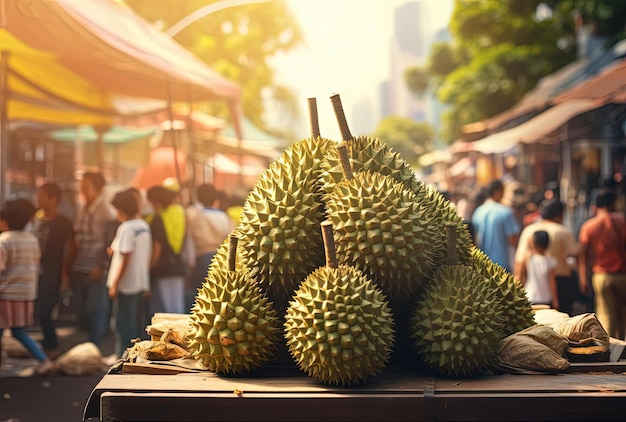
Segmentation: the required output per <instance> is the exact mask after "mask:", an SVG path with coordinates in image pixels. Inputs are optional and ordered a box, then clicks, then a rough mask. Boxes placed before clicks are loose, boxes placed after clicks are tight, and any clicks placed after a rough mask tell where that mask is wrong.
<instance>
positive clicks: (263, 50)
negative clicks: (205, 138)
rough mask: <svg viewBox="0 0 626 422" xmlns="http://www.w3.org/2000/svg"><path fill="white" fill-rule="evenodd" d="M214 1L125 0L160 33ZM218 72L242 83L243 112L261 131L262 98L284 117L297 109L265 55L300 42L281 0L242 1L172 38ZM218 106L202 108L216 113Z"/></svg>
mask: <svg viewBox="0 0 626 422" xmlns="http://www.w3.org/2000/svg"><path fill="white" fill-rule="evenodd" d="M216 1H217V0H168V1H146V0H125V3H126V4H127V5H128V6H129V7H130V8H132V9H133V10H134V11H135V12H136V13H138V14H139V15H140V16H142V17H143V18H144V19H146V20H147V21H148V22H152V23H154V24H155V26H157V27H160V28H162V29H163V30H164V31H165V30H167V29H168V28H170V27H172V26H173V25H174V24H176V23H177V22H179V21H180V20H181V19H183V18H184V17H186V16H188V15H189V14H191V13H193V12H194V11H196V10H198V9H200V8H202V7H204V6H207V5H209V4H211V3H215V2H216ZM173 38H174V39H175V40H176V41H177V42H178V43H180V44H181V45H182V46H183V47H185V48H186V49H188V50H189V51H191V52H192V53H194V54H195V55H196V56H197V57H198V58H199V59H200V60H202V61H203V62H205V63H206V64H207V65H208V66H210V67H211V68H212V69H213V70H215V71H216V72H218V73H219V74H221V75H223V76H225V77H227V78H229V79H231V80H232V81H234V82H236V83H238V84H239V85H240V86H242V87H245V89H244V90H243V109H244V114H245V115H246V117H248V118H249V119H250V120H251V121H252V122H253V123H254V124H256V125H257V126H259V127H260V128H262V129H265V130H267V129H268V128H266V127H265V126H264V124H263V121H262V117H263V113H264V111H265V109H264V101H263V98H264V97H269V98H271V99H272V100H273V101H275V102H276V103H278V104H281V105H282V106H283V108H284V110H285V111H286V114H287V115H293V113H295V110H297V107H296V106H295V99H294V96H293V95H289V91H288V89H287V88H285V87H284V86H281V85H280V83H278V82H277V81H276V80H275V78H274V74H275V71H274V69H273V68H272V67H271V65H270V62H269V60H268V59H269V58H271V57H272V56H274V55H275V54H277V53H280V52H285V51H289V50H291V49H292V48H294V47H296V46H297V45H299V43H301V42H302V33H301V30H300V27H299V26H298V24H297V22H296V20H295V18H294V17H293V16H292V14H291V13H290V12H289V9H288V8H287V6H286V4H285V2H284V1H283V0H272V1H270V2H263V3H259V4H246V5H239V6H236V7H229V8H225V9H222V10H218V11H215V12H213V13H210V14H208V15H206V16H205V17H203V18H201V19H199V20H197V21H195V22H193V23H191V24H190V25H189V26H187V27H186V28H184V29H182V30H181V31H180V32H179V33H177V34H175V35H174V37H173ZM222 108H223V105H221V104H218V103H216V104H212V105H210V106H209V108H208V109H207V110H206V111H208V112H211V113H214V114H217V115H220V114H223V113H224V110H223V109H222Z"/></svg>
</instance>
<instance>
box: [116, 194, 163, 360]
mask: <svg viewBox="0 0 626 422" xmlns="http://www.w3.org/2000/svg"><path fill="white" fill-rule="evenodd" d="M111 204H112V205H113V207H115V209H116V210H117V219H118V220H119V221H120V223H121V224H120V225H119V227H118V228H117V232H116V234H115V238H114V239H113V242H112V243H111V246H110V248H109V253H110V254H111V266H110V267H109V274H108V277H107V287H108V291H109V297H110V298H111V299H112V300H113V318H114V319H115V340H116V341H115V354H116V355H117V356H121V355H122V353H123V352H124V350H125V349H126V348H128V347H131V346H132V344H131V341H132V340H133V339H135V338H137V337H143V336H145V331H144V330H143V327H141V326H140V324H139V320H138V312H139V304H140V301H141V297H142V295H143V294H144V293H145V292H147V291H148V290H150V259H151V257H152V235H151V233H150V226H149V225H148V223H147V222H146V221H145V220H144V219H143V218H141V216H140V215H139V204H138V203H137V197H136V195H135V193H133V192H132V191H130V190H126V191H123V192H119V193H117V194H116V195H115V196H114V197H113V200H112V201H111Z"/></svg>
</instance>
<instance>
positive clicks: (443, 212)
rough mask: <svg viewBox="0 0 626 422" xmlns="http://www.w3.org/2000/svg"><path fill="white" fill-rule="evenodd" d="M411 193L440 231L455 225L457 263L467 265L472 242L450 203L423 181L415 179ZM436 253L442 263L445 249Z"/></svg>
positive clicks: (461, 220)
mask: <svg viewBox="0 0 626 422" xmlns="http://www.w3.org/2000/svg"><path fill="white" fill-rule="evenodd" d="M413 193H414V194H415V197H416V198H417V202H419V203H420V204H422V205H423V206H424V207H426V209H428V212H429V214H430V215H431V216H432V217H433V220H434V222H435V224H436V225H437V227H438V228H439V229H440V230H444V227H445V225H446V224H448V223H454V224H455V225H456V252H457V256H458V259H459V263H460V264H462V265H469V263H470V260H471V258H470V255H471V250H472V244H473V242H472V238H471V235H470V233H469V230H468V229H467V225H466V224H465V223H464V221H463V217H461V215H460V214H459V213H458V212H457V210H456V208H455V207H454V206H453V205H452V203H451V202H450V201H449V200H448V199H446V198H445V197H444V196H443V195H442V194H441V193H440V192H439V191H438V190H437V189H435V188H434V187H433V186H432V185H427V184H426V183H424V182H423V181H421V180H417V179H416V181H415V184H414V187H413ZM438 252H439V253H440V255H439V256H438V257H436V259H437V261H443V260H444V259H445V258H446V256H445V249H438Z"/></svg>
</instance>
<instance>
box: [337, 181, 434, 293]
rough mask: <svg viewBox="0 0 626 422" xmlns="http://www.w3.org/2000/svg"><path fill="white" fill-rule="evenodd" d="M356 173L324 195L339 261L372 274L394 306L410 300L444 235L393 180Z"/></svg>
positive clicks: (420, 207)
mask: <svg viewBox="0 0 626 422" xmlns="http://www.w3.org/2000/svg"><path fill="white" fill-rule="evenodd" d="M352 177H353V178H352V179H350V180H344V181H343V182H341V183H338V184H337V185H336V186H335V189H334V190H333V191H332V192H330V193H329V194H328V195H326V209H327V216H328V219H329V220H330V221H331V222H332V224H333V226H334V237H335V243H336V244H337V255H338V257H339V261H340V263H343V264H348V265H354V266H355V267H357V268H358V269H360V270H361V271H363V272H364V273H366V274H367V275H368V276H370V277H371V278H372V280H373V281H374V283H376V284H377V285H378V286H380V287H381V288H382V289H383V291H384V292H385V293H386V294H387V295H388V296H389V298H390V301H391V303H393V304H394V305H397V304H398V303H399V301H408V300H410V299H411V298H412V297H413V296H414V294H415V293H416V292H418V291H419V288H420V286H421V284H422V281H423V279H424V278H425V275H426V274H428V273H430V272H431V271H432V268H433V267H434V266H435V264H436V262H435V260H434V257H435V256H436V255H437V253H438V252H437V249H438V248H440V245H441V244H443V242H444V234H443V232H442V231H441V230H439V229H438V228H437V224H436V223H435V221H434V219H433V218H432V217H431V216H430V213H429V212H428V210H427V209H426V208H425V207H423V206H422V205H420V204H419V202H418V201H417V200H416V198H415V195H414V194H413V192H411V191H410V190H408V189H406V187H405V186H404V185H402V184H401V183H398V182H397V181H396V180H394V179H393V178H391V177H389V176H386V175H383V174H381V173H377V172H370V171H361V172H358V173H354V174H353V176H352ZM444 248H445V245H444Z"/></svg>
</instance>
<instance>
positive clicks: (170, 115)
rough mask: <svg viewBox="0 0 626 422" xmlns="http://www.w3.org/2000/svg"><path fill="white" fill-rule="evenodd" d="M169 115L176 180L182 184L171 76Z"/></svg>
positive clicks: (168, 99) (168, 98)
mask: <svg viewBox="0 0 626 422" xmlns="http://www.w3.org/2000/svg"><path fill="white" fill-rule="evenodd" d="M167 115H168V118H169V119H170V132H171V135H172V148H173V149H174V171H175V172H176V180H178V183H179V184H180V185H181V186H182V180H180V169H179V168H178V143H177V142H176V133H177V132H176V130H175V129H174V110H172V85H171V84H170V78H169V77H167Z"/></svg>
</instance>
